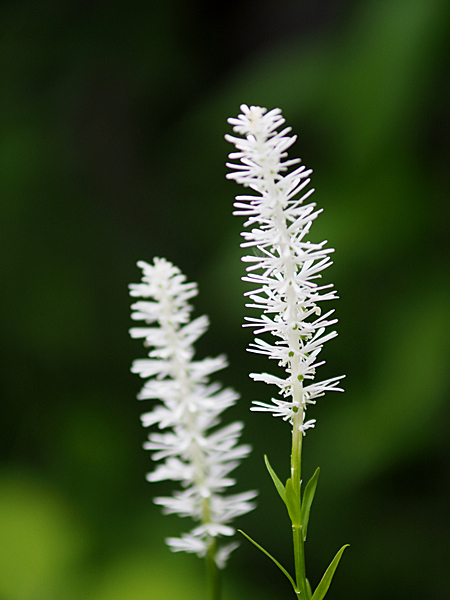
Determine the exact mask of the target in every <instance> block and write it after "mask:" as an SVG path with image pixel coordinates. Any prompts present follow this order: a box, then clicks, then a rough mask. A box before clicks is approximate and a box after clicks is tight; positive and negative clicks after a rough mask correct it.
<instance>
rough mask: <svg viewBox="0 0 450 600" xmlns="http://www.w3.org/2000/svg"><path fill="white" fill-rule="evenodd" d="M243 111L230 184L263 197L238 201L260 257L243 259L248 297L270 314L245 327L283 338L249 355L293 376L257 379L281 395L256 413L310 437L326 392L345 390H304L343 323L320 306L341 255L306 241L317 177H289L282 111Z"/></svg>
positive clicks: (258, 405) (327, 385)
mask: <svg viewBox="0 0 450 600" xmlns="http://www.w3.org/2000/svg"><path fill="white" fill-rule="evenodd" d="M241 111H242V114H240V115H239V116H238V117H237V118H236V119H234V118H231V119H228V122H229V123H230V124H231V125H233V131H234V132H235V133H237V134H239V135H241V136H243V138H240V137H239V138H238V137H234V136H231V135H226V136H225V138H226V140H227V141H229V142H231V143H232V144H234V146H235V147H236V149H237V152H232V153H231V154H230V155H229V157H230V159H231V160H232V161H240V162H239V163H237V164H236V163H235V162H232V163H227V166H228V167H229V168H231V169H232V170H233V171H232V172H231V173H228V175H227V178H228V179H234V180H235V181H236V182H237V183H240V184H242V185H244V186H245V187H249V188H251V189H252V190H254V191H255V192H256V195H245V196H237V197H236V202H235V203H234V207H235V209H236V210H235V211H234V213H233V214H234V215H238V216H244V217H246V218H247V220H246V222H245V223H244V226H245V227H248V228H249V231H244V232H243V233H242V236H243V238H244V240H245V241H244V242H243V243H242V244H241V246H242V247H243V248H255V249H256V252H255V254H253V255H249V256H244V257H243V258H242V260H243V261H244V262H246V263H248V266H247V276H246V277H244V278H243V279H244V281H248V282H249V283H251V284H253V285H255V286H256V289H254V290H253V291H251V292H248V293H247V294H246V295H248V296H250V298H251V300H252V304H247V305H246V306H247V307H250V308H256V309H258V310H261V311H263V314H262V315H261V316H260V317H259V318H253V317H248V318H246V321H247V323H246V326H248V327H254V328H255V334H261V333H266V332H270V333H271V334H272V335H273V336H275V337H276V338H278V339H277V340H276V341H275V342H274V343H272V344H269V343H267V342H266V341H264V340H262V339H259V338H256V339H255V342H254V343H253V344H250V348H249V350H250V352H256V353H258V354H265V355H267V356H268V357H269V358H271V359H275V360H276V361H277V362H278V364H279V365H280V366H282V367H284V369H285V372H286V376H285V377H284V378H280V377H278V376H274V375H269V374H267V373H262V374H256V373H252V374H251V375H250V376H251V377H252V378H253V379H254V380H256V381H264V382H266V383H269V384H274V385H276V386H277V387H278V388H279V394H280V395H281V398H273V399H272V404H267V403H264V402H259V401H256V402H254V405H255V406H254V407H253V408H252V410H255V411H267V412H271V413H272V414H273V416H275V417H277V416H280V417H283V419H284V420H287V421H289V422H290V423H291V424H292V425H294V426H295V427H296V428H298V429H299V430H300V431H302V432H303V433H304V432H305V431H306V430H307V429H308V428H310V427H314V424H315V420H314V419H311V420H309V421H306V420H305V412H306V409H307V407H308V405H309V404H314V403H315V399H316V398H317V397H319V396H323V395H324V394H325V392H327V391H331V390H333V391H343V390H342V389H341V388H339V387H338V385H339V381H340V379H342V377H343V376H341V377H333V378H332V379H328V380H326V381H322V382H321V383H311V384H309V385H305V384H306V383H307V382H308V381H310V380H312V379H314V376H315V371H316V367H318V366H320V365H322V364H323V361H322V362H317V357H318V354H319V353H320V351H321V350H322V347H323V344H324V343H325V342H326V341H328V340H330V339H332V338H334V337H335V336H336V335H337V333H336V332H335V331H332V332H331V333H325V328H326V327H329V326H330V325H334V324H335V323H336V322H337V319H333V318H330V317H331V315H332V314H333V312H334V311H333V310H330V311H328V312H327V313H326V314H324V315H321V310H320V308H319V307H318V306H317V302H321V301H325V300H335V299H336V298H337V296H336V294H335V291H334V290H333V289H332V284H329V285H322V286H320V285H318V284H317V282H316V280H317V279H318V278H320V277H321V272H322V271H323V270H324V269H326V268H327V267H329V266H330V265H331V264H332V262H331V260H330V257H329V255H330V253H332V252H334V250H333V249H332V248H325V244H326V241H324V242H321V243H320V244H316V243H312V242H310V241H306V240H305V238H306V236H307V235H308V233H309V230H310V228H311V225H312V222H313V221H314V219H315V218H316V217H317V216H318V215H319V214H320V212H321V210H316V205H315V203H308V204H305V200H307V199H308V198H309V197H310V196H311V194H312V193H313V192H314V190H313V189H309V190H308V191H306V192H304V190H305V188H306V187H307V186H308V184H309V183H310V178H309V176H310V175H311V173H312V171H311V169H306V168H305V167H304V166H299V167H297V168H295V169H294V170H291V171H290V172H289V167H292V166H293V165H296V164H298V163H299V162H300V159H291V160H287V159H286V158H287V152H286V151H287V149H288V148H289V147H290V146H292V144H293V143H294V142H295V140H296V136H292V137H289V136H288V135H287V134H288V133H289V132H290V131H291V128H290V127H286V128H284V129H282V130H281V131H277V129H278V128H279V127H281V126H282V125H284V123H285V120H284V118H283V117H282V116H281V110H280V109H279V108H275V109H273V110H271V111H269V112H267V110H266V109H265V108H261V107H259V106H251V107H248V106H247V105H245V104H243V105H242V106H241ZM302 193H303V195H301V194H302ZM299 195H301V196H300V197H299Z"/></svg>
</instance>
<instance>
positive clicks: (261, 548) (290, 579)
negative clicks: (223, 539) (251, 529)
mask: <svg viewBox="0 0 450 600" xmlns="http://www.w3.org/2000/svg"><path fill="white" fill-rule="evenodd" d="M238 531H239V533H242V535H243V536H245V537H246V538H247V539H248V541H249V542H251V543H252V544H253V545H254V546H256V547H257V548H258V549H259V550H261V552H264V554H265V555H266V556H268V557H269V558H270V560H272V561H273V562H274V563H275V564H276V565H277V567H278V568H279V569H280V571H281V572H282V573H284V575H286V577H287V578H288V579H289V581H290V582H291V585H292V587H293V588H294V592H295V593H297V588H296V586H295V582H294V580H293V579H292V577H291V576H290V575H289V573H288V572H287V571H286V569H285V568H284V567H283V565H281V564H280V563H279V562H278V561H277V559H276V558H274V557H273V556H272V555H271V554H269V552H267V550H264V548H263V547H262V546H260V545H259V544H258V543H257V542H255V540H252V538H251V537H250V536H249V535H247V534H246V533H244V532H243V531H242V529H238Z"/></svg>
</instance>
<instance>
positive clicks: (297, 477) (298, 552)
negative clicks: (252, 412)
mask: <svg viewBox="0 0 450 600" xmlns="http://www.w3.org/2000/svg"><path fill="white" fill-rule="evenodd" d="M302 413H303V411H301V410H299V411H298V413H297V414H296V415H295V418H294V423H293V429H292V454H291V478H292V484H293V489H294V493H295V495H296V496H297V502H298V507H299V510H298V514H299V515H301V489H300V488H301V465H302V441H303V432H302V431H301V430H300V429H299V426H300V425H301V424H302V422H303V414H302ZM292 535H293V542H294V564H295V579H296V587H297V590H298V591H297V595H299V596H300V598H303V599H304V600H307V599H308V592H307V583H306V567H305V547H304V541H303V527H302V522H301V516H299V517H298V518H297V519H296V521H295V522H294V521H292Z"/></svg>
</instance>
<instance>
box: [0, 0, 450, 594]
mask: <svg viewBox="0 0 450 600" xmlns="http://www.w3.org/2000/svg"><path fill="white" fill-rule="evenodd" d="M449 40H450V3H449V2H448V1H445V0H371V1H369V0H365V1H361V2H356V1H354V0H353V1H351V0H346V1H344V0H340V1H338V0H336V1H335V2H331V1H330V0H329V1H322V2H321V1H319V0H313V1H312V2H306V1H303V0H297V1H296V2H294V1H289V0H280V1H279V2H277V3H275V2H269V1H266V0H261V1H258V0H242V1H241V2H237V1H234V2H229V3H224V4H223V5H222V4H221V3H216V2H208V1H206V0H203V1H201V0H197V1H195V0H164V1H162V0H161V1H159V2H153V1H150V0H148V1H146V2H144V1H136V2H133V1H131V2H128V3H126V2H117V1H110V2H100V1H97V2H81V1H78V2H77V1H74V0H68V1H66V2H56V1H54V2H51V1H47V2H46V1H44V0H36V1H34V2H32V1H20V0H17V1H10V2H7V1H5V2H3V3H2V4H1V5H0V45H1V47H0V86H1V94H0V123H1V125H0V228H1V232H0V249H1V261H0V269H1V271H0V280H1V282H2V293H1V296H0V307H1V310H0V315H1V320H0V335H1V339H2V344H1V352H2V355H1V365H2V376H1V383H2V416H1V420H0V428H1V431H0V447H1V467H0V600H60V599H61V600H147V599H154V600H172V599H175V598H176V599H177V600H178V599H180V598H182V599H183V600H191V599H192V600H194V599H195V600H197V599H202V598H204V597H205V596H204V592H203V587H202V586H203V565H202V564H201V561H199V560H198V559H197V558H196V557H193V556H188V555H179V554H177V555H175V554H171V553H170V552H169V550H168V549H167V548H166V547H165V545H164V541H163V540H164V537H165V536H167V535H179V533H180V532H181V531H186V530H188V529H189V528H190V524H189V523H187V522H185V521H182V520H180V519H179V518H177V517H161V515H160V511H159V509H158V508H156V507H155V506H154V505H153V504H152V497H153V496H155V495H162V494H166V493H170V491H171V489H172V486H171V485H170V484H169V483H162V484H155V485H153V486H151V485H150V484H148V483H146V482H145V480H144V475H145V473H146V472H147V471H149V470H151V463H150V457H149V455H148V453H145V452H144V451H143V450H142V448H141V446H142V443H143V441H144V440H145V437H146V432H145V431H144V430H143V429H142V428H141V426H140V422H139V414H140V413H141V412H143V411H144V410H148V406H149V405H148V403H146V406H145V407H144V405H143V404H140V403H139V402H137V400H136V399H135V396H136V393H137V391H138V389H139V387H140V385H141V382H140V381H139V380H138V378H137V377H135V376H132V375H131V374H129V366H130V363H131V361H132V360H133V359H134V358H138V357H143V356H144V349H143V348H142V346H141V344H140V343H139V342H138V341H132V340H130V339H129V338H128V333H127V330H128V328H129V327H130V325H131V322H130V319H129V304H130V300H129V298H128V295H127V285H128V283H129V282H136V281H138V279H139V276H140V275H139V271H138V269H137V268H136V266H135V263H136V261H137V260H138V259H144V260H148V261H150V260H151V259H152V257H153V256H155V255H156V256H165V257H167V258H168V259H169V260H171V261H172V262H174V263H175V264H177V265H178V266H179V267H180V268H181V269H182V270H183V271H184V272H185V273H186V275H187V277H188V279H189V280H190V281H198V282H199V286H200V295H199V297H198V299H197V302H196V314H202V313H205V312H206V313H207V314H208V315H209V316H210V318H211V327H210V330H209V332H208V334H207V335H206V336H205V338H204V339H202V340H201V341H200V343H199V345H198V352H199V356H205V355H208V354H209V355H215V354H219V353H222V352H226V353H227V354H228V356H229V359H230V363H231V367H230V368H229V369H228V370H227V371H226V372H223V373H221V374H220V378H221V380H222V381H224V382H225V383H226V384H227V385H232V386H233V387H235V388H236V389H238V390H239V391H240V393H241V394H242V399H241V401H240V404H239V405H238V407H236V408H235V409H232V410H230V411H229V413H228V414H226V416H225V420H226V421H227V422H229V421H230V420H233V419H236V418H242V419H245V422H246V429H245V432H244V441H245V442H249V443H251V444H252V445H253V447H254V451H253V454H252V455H251V457H250V458H249V459H248V460H247V461H246V462H245V464H243V466H242V467H241V468H240V469H239V471H237V476H238V479H239V483H238V486H237V488H236V489H238V488H239V490H245V489H252V488H257V489H259V490H260V497H259V500H258V502H259V507H258V509H257V510H256V511H255V512H253V513H252V514H250V515H248V517H246V518H242V519H240V521H239V523H238V524H239V526H241V527H242V528H243V529H245V530H246V531H247V532H248V533H249V534H250V535H252V536H253V537H255V538H256V539H257V540H258V541H260V542H261V543H262V544H263V545H265V546H267V547H268V549H269V550H270V551H271V552H273V554H275V555H276V557H277V558H278V559H279V560H281V562H283V563H284V564H286V566H290V565H291V560H292V559H291V554H292V551H291V540H290V533H289V522H288V519H287V516H286V515H285V514H284V512H285V511H284V507H283V506H282V505H281V502H280V501H279V499H278V498H277V496H276V492H275V490H274V489H273V487H272V485H271V483H270V482H269V478H268V475H267V473H266V472H265V469H264V465H263V460H262V456H263V454H264V453H267V454H268V455H269V457H270V459H271V462H272V464H273V466H274V467H275V468H276V470H277V471H278V472H279V474H280V476H283V477H286V476H287V475H288V461H289V451H290V448H289V445H290V428H289V426H288V425H287V424H286V423H283V422H281V421H280V420H274V419H272V418H271V417H270V416H269V415H264V414H257V413H256V414H254V413H250V412H249V410H248V409H249V406H250V403H251V401H252V400H254V399H262V400H268V399H269V398H270V396H271V394H272V393H273V390H272V389H270V388H269V387H268V386H265V385H263V384H253V383H252V382H251V381H250V380H249V379H248V373H249V372H250V371H264V370H268V369H269V367H271V366H273V365H268V364H266V363H267V361H266V359H265V358H264V357H261V356H254V355H249V354H248V353H247V352H246V351H245V348H246V346H247V344H248V343H249V342H250V341H251V332H250V331H249V330H248V329H242V328H241V323H242V320H243V316H244V314H248V311H246V310H245V309H244V300H243V297H242V292H243V291H244V290H245V289H246V287H245V285H244V284H243V283H242V282H241V281H240V277H241V276H242V274H243V265H242V264H241V263H240V260H239V257H240V255H241V250H240V249H239V246H238V244H239V232H240V229H241V225H242V223H241V219H239V218H236V217H232V216H231V210H232V202H233V197H234V195H235V194H236V193H239V192H240V190H238V187H237V186H236V185H235V184H234V183H232V182H227V181H226V180H225V178H224V176H225V172H226V169H225V166H224V163H225V161H226V156H227V153H228V152H229V151H230V149H231V148H229V147H228V144H227V143H226V142H225V141H224V139H223V135H224V133H226V132H230V127H229V126H228V125H227V124H226V119H227V117H229V116H235V115H236V114H237V113H238V111H239V105H240V104H241V103H243V102H245V103H248V104H259V105H263V106H268V107H269V108H273V107H275V106H279V107H281V108H282V109H283V112H284V115H285V117H286V119H287V121H288V124H289V125H291V126H292V127H293V128H294V131H295V133H296V134H298V142H297V143H296V145H295V146H294V148H293V150H292V156H296V155H297V156H298V155H299V156H301V157H302V158H303V160H304V162H305V164H306V165H307V166H308V167H312V168H313V169H314V175H313V184H314V186H315V187H316V189H317V191H316V193H315V196H314V199H315V201H316V202H317V203H318V205H319V206H320V207H323V208H324V213H323V215H321V216H320V218H319V219H318V221H316V223H315V224H314V226H313V229H312V234H311V239H313V240H315V241H321V240H322V239H325V238H326V239H328V240H329V243H330V245H331V246H332V247H334V248H336V253H335V255H334V260H335V264H334V266H333V267H332V268H331V269H329V271H328V272H327V273H326V279H327V281H333V282H334V283H335V285H336V287H337V290H338V292H339V295H340V297H341V299H340V300H339V302H336V303H335V307H336V309H337V316H338V317H339V320H340V322H339V325H338V331H339V337H338V338H337V339H336V340H334V341H332V342H330V343H329V344H327V346H326V347H325V349H324V351H323V357H324V358H325V359H326V360H327V364H326V366H324V367H322V368H321V373H319V377H321V378H326V377H331V376H334V375H339V374H341V373H346V375H347V379H346V380H345V388H346V393H345V394H329V395H328V396H327V397H326V398H324V399H321V400H320V401H319V402H318V404H317V405H316V406H315V407H312V408H311V409H310V411H309V415H308V416H309V418H316V419H317V425H316V429H315V430H313V431H311V432H309V433H308V435H307V437H306V440H305V453H304V457H305V458H304V462H305V477H309V476H310V475H311V474H312V473H313V471H314V469H315V468H316V466H318V465H320V466H321V469H322V473H321V480H320V482H319V487H318V491H317V497H316V500H315V504H314V507H313V511H312V516H311V522H310V528H309V539H308V543H307V559H308V570H309V575H310V579H311V580H312V583H313V585H316V584H317V582H318V580H319V578H320V577H321V575H322V572H323V571H324V569H325V568H326V566H327V564H328V562H329V561H330V560H331V558H332V556H333V555H334V553H335V552H336V551H337V549H338V548H339V547H340V546H341V545H342V544H344V543H350V544H351V548H350V549H348V550H347V551H346V554H345V555H344V557H343V560H342V563H341V565H340V567H339V570H338V571H337V574H336V577H335V581H334V582H333V586H332V588H331V590H330V592H329V596H327V598H328V597H329V598H330V600H332V599H336V600H356V599H364V600H378V599H380V598H382V599H383V600H394V599H395V600H403V599H405V600H410V599H411V598H421V599H423V600H447V599H448V598H449V597H450V575H449V571H450V565H449V563H450V541H449V539H450V517H449V513H450V443H449V434H448V430H449V424H450V404H449V383H450V382H449V379H450V377H449V363H450V359H449V351H450V343H449V339H450V316H449V314H450V294H449V292H450V280H449V225H450V209H449V188H450V169H449V159H450V86H449V66H450V42H449ZM224 591H225V594H224V598H225V600H244V599H245V600H252V599H255V600H256V599H258V600H269V599H270V600H272V599H275V598H288V597H293V595H292V591H291V590H290V588H289V584H288V582H287V581H285V580H284V579H283V577H282V575H281V574H280V573H279V572H277V570H276V568H275V567H274V566H273V565H272V564H271V563H270V562H269V561H268V559H266V558H265V557H264V556H262V555H260V554H259V553H258V552H257V551H256V549H254V548H253V547H251V546H250V545H249V544H248V543H246V542H243V543H242V545H241V547H240V548H239V549H238V550H237V551H236V552H235V553H234V555H233V556H232V559H231V560H230V564H229V568H228V569H227V570H226V572H225V576H224Z"/></svg>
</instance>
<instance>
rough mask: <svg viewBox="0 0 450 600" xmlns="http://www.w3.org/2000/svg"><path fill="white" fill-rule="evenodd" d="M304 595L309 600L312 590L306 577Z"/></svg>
mask: <svg viewBox="0 0 450 600" xmlns="http://www.w3.org/2000/svg"><path fill="white" fill-rule="evenodd" d="M306 596H307V600H311V596H312V591H311V585H310V583H309V581H308V579H306Z"/></svg>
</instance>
